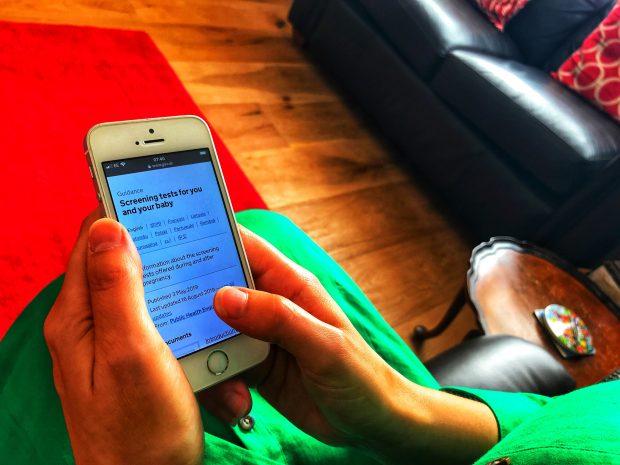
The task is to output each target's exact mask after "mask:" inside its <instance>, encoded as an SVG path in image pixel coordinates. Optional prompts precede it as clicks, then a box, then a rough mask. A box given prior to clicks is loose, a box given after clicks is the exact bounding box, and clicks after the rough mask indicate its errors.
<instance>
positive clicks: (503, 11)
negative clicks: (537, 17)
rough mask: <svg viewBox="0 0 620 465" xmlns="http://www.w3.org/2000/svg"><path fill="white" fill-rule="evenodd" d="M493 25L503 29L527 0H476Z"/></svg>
mask: <svg viewBox="0 0 620 465" xmlns="http://www.w3.org/2000/svg"><path fill="white" fill-rule="evenodd" d="M476 1H477V2H478V6H479V7H480V8H481V9H482V10H483V11H484V12H485V13H486V14H487V16H488V17H489V19H490V20H491V22H492V23H493V24H495V27H497V29H499V30H500V31H503V30H504V27H505V26H506V23H508V21H509V20H510V18H512V17H513V16H514V15H516V14H517V13H518V12H519V10H521V9H522V8H523V7H524V6H525V4H526V3H527V2H528V1H529V0H476Z"/></svg>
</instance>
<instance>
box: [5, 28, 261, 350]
mask: <svg viewBox="0 0 620 465" xmlns="http://www.w3.org/2000/svg"><path fill="white" fill-rule="evenodd" d="M0 110H1V111H0V115H1V116H0V143H1V145H0V205H2V207H1V209H0V212H2V227H1V228H0V231H1V232H0V234H1V237H0V278H1V279H0V338H1V337H2V336H3V335H4V333H5V332H6V330H7V329H8V327H9V325H10V324H11V323H12V322H13V320H14V319H15V318H16V317H17V315H18V314H19V312H20V310H21V309H22V308H23V307H24V306H25V305H26V304H27V303H28V302H29V301H30V300H31V299H32V298H33V297H34V295H35V294H36V293H37V292H38V291H39V290H40V289H41V288H42V287H43V286H45V285H46V284H47V283H48V282H49V281H51V280H52V279H54V278H55V277H57V276H58V275H59V274H60V273H62V272H63V270H64V266H65V262H66V260H67V256H68V253H69V251H70V250H71V246H72V244H73V241H74V240H75V237H76V234H77V231H78V229H79V225H80V222H81V220H82V218H83V217H84V216H85V215H86V214H87V213H88V212H89V211H90V210H92V209H93V208H94V207H95V206H96V204H97V201H96V199H95V195H94V191H93V186H92V183H91V180H90V177H89V174H88V168H87V165H86V160H85V158H84V154H83V149H82V141H83V138H84V135H85V134H86V132H87V131H88V129H89V128H90V127H91V126H93V125H94V124H96V123H100V122H104V121H114V120H125V119H135V118H146V117H155V116H168V115H181V114H195V115H201V114H200V110H199V109H198V107H197V106H196V104H195V103H194V102H193V101H192V99H191V97H190V96H189V94H188V93H187V91H186V90H185V89H184V88H183V85H182V84H181V82H180V81H179V79H178V78H177V77H176V75H175V74H174V72H173V71H172V68H170V66H169V65H168V63H167V61H166V59H165V58H164V57H163V55H162V54H161V53H160V52H159V50H158V49H157V48H156V46H155V45H154V44H153V42H152V41H151V39H150V38H149V37H148V35H147V34H145V33H143V32H135V31H119V30H110V29H98V28H86V27H72V26H51V25H35V24H16V23H8V22H0ZM213 136H214V138H215V143H216V146H217V151H218V154H219V156H220V160H221V164H222V168H223V170H224V175H225V177H226V181H227V184H228V188H229V191H230V195H231V197H232V202H233V206H234V208H235V210H237V211H238V210H244V209H248V208H261V207H265V204H264V202H263V200H262V199H261V197H260V196H259V194H258V193H257V192H256V190H255V189H254V187H253V186H252V185H251V184H250V182H249V180H248V179H247V178H246V176H245V175H244V174H243V172H242V171H241V169H240V168H239V166H238V165H237V164H236V162H235V161H234V160H233V158H232V157H231V155H230V152H229V151H228V149H227V148H226V147H225V146H224V144H223V143H222V141H221V139H220V138H219V137H218V136H217V134H216V133H215V131H213Z"/></svg>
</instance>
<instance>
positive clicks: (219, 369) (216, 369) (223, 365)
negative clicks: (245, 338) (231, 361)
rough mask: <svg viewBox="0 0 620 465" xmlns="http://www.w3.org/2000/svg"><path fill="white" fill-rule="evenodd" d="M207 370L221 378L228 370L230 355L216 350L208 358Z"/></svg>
mask: <svg viewBox="0 0 620 465" xmlns="http://www.w3.org/2000/svg"><path fill="white" fill-rule="evenodd" d="M207 368H208V369H209V371H210V372H211V373H213V374H214V375H215V376H219V375H221V374H222V373H224V372H225V371H226V369H227V368H228V355H226V353H225V352H222V351H221V350H214V351H213V352H211V353H210V354H209V357H208V358H207Z"/></svg>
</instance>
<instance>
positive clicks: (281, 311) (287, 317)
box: [271, 295, 296, 337]
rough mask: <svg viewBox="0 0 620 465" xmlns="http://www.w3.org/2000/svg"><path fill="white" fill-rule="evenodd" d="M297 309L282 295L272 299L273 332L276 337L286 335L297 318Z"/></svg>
mask: <svg viewBox="0 0 620 465" xmlns="http://www.w3.org/2000/svg"><path fill="white" fill-rule="evenodd" d="M295 313H296V312H295V308H294V305H293V304H292V302H291V301H290V300H288V299H287V298H285V297H282V296H281V295H274V297H273V299H272V312H271V315H272V330H273V333H274V334H275V335H276V337H279V335H282V334H284V332H285V331H286V328H287V327H288V326H289V325H290V322H291V320H292V319H293V318H294V316H295Z"/></svg>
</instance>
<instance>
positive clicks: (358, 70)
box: [289, 0, 620, 266]
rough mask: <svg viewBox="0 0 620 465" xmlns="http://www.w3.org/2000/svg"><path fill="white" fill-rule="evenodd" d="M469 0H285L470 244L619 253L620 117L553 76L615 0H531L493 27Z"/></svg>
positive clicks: (299, 30) (574, 255) (585, 254)
mask: <svg viewBox="0 0 620 465" xmlns="http://www.w3.org/2000/svg"><path fill="white" fill-rule="evenodd" d="M473 2H474V0H389V1H386V0H294V2H293V4H292V7H291V11H290V15H289V19H290V21H291V23H292V24H293V27H294V28H295V30H296V35H297V37H298V38H300V39H301V41H302V42H303V44H304V47H305V48H306V49H307V50H308V51H309V52H310V54H311V55H312V56H313V57H314V58H315V59H316V61H318V63H319V64H320V65H321V66H322V67H323V69H324V70H326V72H327V74H328V75H331V76H333V77H334V78H335V79H336V80H337V81H338V82H339V83H340V84H342V87H343V88H344V89H346V91H347V92H348V93H349V94H350V95H351V96H352V97H353V99H354V100H356V101H357V102H358V103H359V104H360V105H361V106H362V107H363V109H364V110H365V111H366V112H367V113H368V115H369V116H370V118H371V119H372V120H374V122H375V123H376V126H377V127H378V129H379V131H381V132H382V133H383V134H384V135H385V136H387V138H388V139H389V140H391V141H392V142H393V144H394V146H395V148H396V152H397V153H396V155H397V156H398V157H399V158H400V159H402V161H403V162H404V163H406V164H407V165H408V166H410V167H412V168H413V170H414V171H415V172H416V173H418V174H420V175H421V176H422V177H423V178H425V179H426V180H428V181H429V182H428V184H430V186H431V187H432V190H433V191H435V192H436V193H438V194H439V197H440V198H442V199H443V200H442V202H444V203H445V204H447V205H448V207H449V208H450V209H451V210H452V211H453V212H454V214H455V215H456V216H458V217H460V218H461V220H462V221H463V222H464V223H465V225H466V228H465V229H466V232H468V233H469V236H470V238H471V240H472V242H479V241H481V240H486V239H488V238H489V237H491V236H501V235H504V236H515V237H519V238H521V239H525V240H533V241H536V242H538V243H540V244H541V245H544V246H545V247H547V248H549V249H551V250H553V251H555V252H556V253H558V254H560V255H562V256H564V257H565V258H567V259H568V260H570V261H572V262H573V263H574V264H577V265H583V266H587V265H594V264H596V263H600V262H601V261H602V260H603V259H609V258H616V259H617V258H619V257H620V234H618V232H619V231H620V214H619V213H620V157H619V155H618V154H619V153H620V124H619V123H618V122H617V121H615V120H613V119H612V118H611V117H609V116H608V115H607V114H605V113H603V112H602V111H600V110H599V109H597V108H596V107H594V106H593V105H592V104H590V103H589V102H587V101H585V100H583V99H582V98H581V97H579V96H578V95H577V94H575V93H573V92H572V91H571V90H569V89H567V88H565V87H563V86H562V85H560V84H559V83H557V82H556V81H555V80H553V79H552V78H551V77H550V75H549V71H551V70H553V69H557V67H558V66H559V65H560V64H561V63H562V62H563V61H564V60H565V59H566V58H567V57H568V56H569V55H570V53H571V52H572V51H574V50H575V49H576V48H578V46H579V45H580V44H581V42H582V41H583V39H584V38H585V37H586V36H587V35H588V34H589V33H590V32H591V31H592V30H593V29H594V28H595V27H596V25H597V24H598V23H599V22H600V21H601V20H602V19H603V18H604V17H605V16H606V14H607V13H608V11H609V10H610V8H611V7H612V5H613V3H614V0H531V1H530V2H529V3H528V4H527V5H526V7H525V8H524V9H523V10H522V11H521V12H520V13H519V14H518V15H517V16H516V17H515V18H514V19H513V20H512V21H511V22H510V23H509V24H508V26H507V28H506V30H505V31H504V32H503V33H502V32H499V31H498V30H497V29H496V28H495V27H494V26H492V25H491V23H490V22H489V21H488V20H487V18H485V17H484V15H483V14H482V13H481V12H480V11H479V10H478V9H477V8H476V7H475V5H474V4H473Z"/></svg>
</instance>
